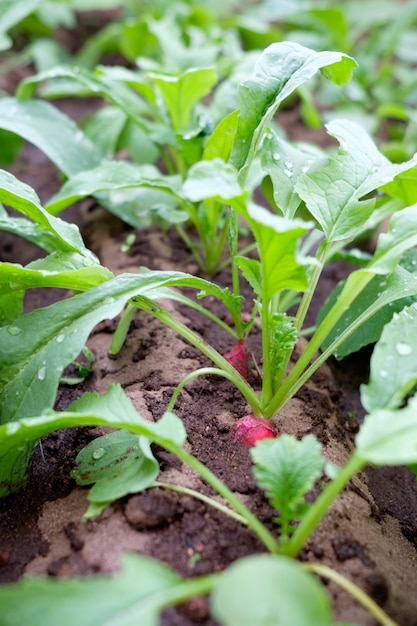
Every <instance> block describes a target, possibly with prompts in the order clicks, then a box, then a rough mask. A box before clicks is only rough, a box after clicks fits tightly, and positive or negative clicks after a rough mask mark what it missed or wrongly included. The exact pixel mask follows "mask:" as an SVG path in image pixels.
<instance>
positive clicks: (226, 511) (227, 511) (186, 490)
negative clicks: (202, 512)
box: [149, 480, 248, 526]
mask: <svg viewBox="0 0 417 626" xmlns="http://www.w3.org/2000/svg"><path fill="white" fill-rule="evenodd" d="M151 487H163V488H164V489H169V490H170V491H177V492H179V493H184V494H185V495H187V496H192V497H193V498H196V499H197V500H201V501H202V502H205V503H206V504H209V505H210V506H212V507H213V508H214V509H217V510H218V511H221V512H222V513H224V514H225V515H228V516H229V517H232V518H233V519H235V520H236V521H237V522H240V524H243V525H244V526H247V525H248V522H247V520H246V519H245V518H244V517H243V515H239V513H236V511H233V510H232V509H229V507H227V506H225V505H224V504H222V503H221V502H217V500H213V498H210V497H209V496H205V495H204V494H203V493H200V492H199V491H195V489H189V488H188V487H180V486H179V485H173V484H171V483H161V482H159V481H158V480H156V481H155V482H154V483H153V484H152V485H149V488H151Z"/></svg>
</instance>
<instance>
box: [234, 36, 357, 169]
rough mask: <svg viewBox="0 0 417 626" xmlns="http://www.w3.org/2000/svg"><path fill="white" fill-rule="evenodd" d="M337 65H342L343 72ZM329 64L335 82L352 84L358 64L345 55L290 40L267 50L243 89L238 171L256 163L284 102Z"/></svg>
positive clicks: (236, 150)
mask: <svg viewBox="0 0 417 626" xmlns="http://www.w3.org/2000/svg"><path fill="white" fill-rule="evenodd" d="M335 64H340V65H339V69H340V72H337V68H336V65H335ZM328 65H331V66H332V70H331V72H330V74H329V77H330V78H331V79H332V80H333V79H334V78H336V79H337V80H338V81H340V80H341V79H342V78H344V79H345V81H348V80H349V79H350V75H351V72H352V69H353V68H354V67H355V66H356V62H355V61H354V60H353V59H352V58H350V57H348V56H346V55H344V54H343V53H341V52H315V51H314V50H310V49H309V48H305V47H304V46H301V45H300V44H297V43H295V42H290V41H286V42H280V43H274V44H271V45H270V46H268V48H266V50H264V51H263V53H262V54H261V56H260V57H259V59H258V62H257V63H256V66H255V70H254V74H253V76H252V77H251V78H249V79H247V80H245V81H243V82H242V83H241V84H240V87H239V92H238V97H239V103H240V116H239V125H238V130H237V134H236V140H235V145H234V148H233V152H232V156H231V162H232V163H233V165H234V166H235V167H236V168H237V169H241V168H242V167H243V166H244V164H245V162H248V161H250V160H253V155H254V154H255V152H256V150H257V147H258V146H259V143H260V140H261V138H262V137H263V135H264V134H265V132H266V130H267V129H268V127H269V126H270V124H271V121H272V119H273V117H274V116H275V114H276V112H277V109H278V107H279V106H280V104H281V102H282V101H283V100H285V98H287V97H288V96H290V95H291V94H292V93H293V91H294V90H295V89H297V87H300V86H301V85H302V84H303V83H305V82H307V81H308V80H309V79H310V78H312V77H313V76H314V75H315V74H316V73H317V72H318V70H320V69H322V68H324V67H326V66H328Z"/></svg>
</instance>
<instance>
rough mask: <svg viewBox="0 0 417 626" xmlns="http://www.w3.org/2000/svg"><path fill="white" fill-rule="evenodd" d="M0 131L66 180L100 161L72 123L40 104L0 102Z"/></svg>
mask: <svg viewBox="0 0 417 626" xmlns="http://www.w3.org/2000/svg"><path fill="white" fill-rule="evenodd" d="M0 128H3V129H5V130H9V131H11V132H13V133H16V134H17V135H20V136H21V137H23V138H24V139H26V141H29V142H30V143H33V144H34V145H35V146H36V147H37V148H39V150H42V152H44V154H46V156H47V157H48V158H49V159H51V161H52V162H53V163H54V164H55V165H56V166H57V167H58V168H59V169H60V170H61V171H62V172H64V174H66V175H67V176H71V175H73V174H76V173H77V172H81V171H83V170H89V169H91V168H93V167H95V166H97V165H98V164H99V163H100V161H101V159H102V156H101V154H100V153H99V152H98V151H97V150H96V148H95V147H94V145H93V144H92V143H91V141H90V140H89V139H88V138H87V137H86V136H85V135H84V133H83V131H82V130H81V129H80V128H79V127H78V126H77V124H76V123H75V122H73V121H72V120H71V119H70V118H69V117H67V116H66V115H64V113H61V112H60V111H59V109H57V108H56V107H54V106H53V105H51V104H49V103H48V102H44V101H42V100H29V101H27V102H21V101H19V100H16V99H15V98H3V99H0Z"/></svg>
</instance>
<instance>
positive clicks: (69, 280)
mask: <svg viewBox="0 0 417 626" xmlns="http://www.w3.org/2000/svg"><path fill="white" fill-rule="evenodd" d="M85 260H86V258H85V257H82V256H81V255H77V254H74V253H67V254H59V253H54V254H51V255H49V256H48V257H46V258H45V259H41V260H39V261H37V262H34V263H32V264H31V265H30V266H28V267H26V268H25V267H22V266H21V265H18V264H14V263H0V289H1V291H2V295H5V294H7V293H9V292H13V291H20V290H25V289H31V288H35V287H58V288H60V289H74V290H76V291H85V290H86V289H90V288H91V287H95V286H96V285H98V284H100V283H102V282H104V281H106V280H110V279H111V278H113V274H112V273H111V272H110V271H109V270H107V269H106V268H104V267H102V266H101V265H97V264H94V263H92V262H91V263H89V264H88V266H86V265H87V264H86V263H85V262H84V261H85ZM87 260H88V259H87Z"/></svg>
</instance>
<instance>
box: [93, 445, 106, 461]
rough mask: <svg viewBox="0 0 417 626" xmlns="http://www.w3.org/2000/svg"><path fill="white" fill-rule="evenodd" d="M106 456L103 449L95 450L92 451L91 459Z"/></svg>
mask: <svg viewBox="0 0 417 626" xmlns="http://www.w3.org/2000/svg"><path fill="white" fill-rule="evenodd" d="M105 454H106V449H105V448H97V450H94V452H93V459H97V460H98V459H101V458H102V457H103V456H104V455H105Z"/></svg>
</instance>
